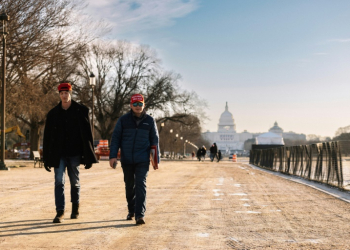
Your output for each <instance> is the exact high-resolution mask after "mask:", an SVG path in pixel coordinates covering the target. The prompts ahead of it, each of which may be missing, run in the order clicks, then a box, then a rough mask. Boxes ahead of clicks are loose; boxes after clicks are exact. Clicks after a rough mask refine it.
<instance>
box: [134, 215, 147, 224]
mask: <svg viewBox="0 0 350 250" xmlns="http://www.w3.org/2000/svg"><path fill="white" fill-rule="evenodd" d="M142 224H145V220H144V218H143V217H140V218H137V219H136V225H142Z"/></svg>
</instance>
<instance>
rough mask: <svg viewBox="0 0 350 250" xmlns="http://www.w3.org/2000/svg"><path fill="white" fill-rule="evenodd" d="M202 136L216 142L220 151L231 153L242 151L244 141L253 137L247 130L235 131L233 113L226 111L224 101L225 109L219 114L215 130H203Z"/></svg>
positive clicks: (226, 107)
mask: <svg viewBox="0 0 350 250" xmlns="http://www.w3.org/2000/svg"><path fill="white" fill-rule="evenodd" d="M203 137H204V138H205V139H206V140H208V141H210V142H211V143H214V142H215V143H216V145H217V146H218V150H221V152H222V153H226V154H229V153H232V152H233V151H242V150H243V149H244V142H245V141H246V140H248V139H251V138H253V134H252V133H249V132H247V131H244V132H243V133H237V131H236V124H235V121H234V119H233V115H232V113H231V112H230V111H228V105H227V102H226V106H225V111H224V112H223V113H222V114H221V116H220V119H219V124H218V131H217V132H209V131H208V132H205V133H203Z"/></svg>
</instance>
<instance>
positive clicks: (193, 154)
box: [192, 151, 195, 160]
mask: <svg viewBox="0 0 350 250" xmlns="http://www.w3.org/2000/svg"><path fill="white" fill-rule="evenodd" d="M194 156H195V153H194V151H192V160H193V159H194Z"/></svg>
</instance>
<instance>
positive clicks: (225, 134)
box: [202, 102, 306, 154]
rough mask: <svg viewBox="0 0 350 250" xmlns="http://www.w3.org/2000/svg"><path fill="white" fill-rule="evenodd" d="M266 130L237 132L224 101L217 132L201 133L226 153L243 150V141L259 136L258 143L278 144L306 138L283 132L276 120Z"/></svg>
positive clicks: (301, 135) (302, 135)
mask: <svg viewBox="0 0 350 250" xmlns="http://www.w3.org/2000/svg"><path fill="white" fill-rule="evenodd" d="M268 132H269V133H250V132H248V131H247V130H244V132H242V133H237V131H236V124H235V120H234V119H233V115H232V113H231V112H229V111H228V105H227V102H226V106H225V111H224V112H223V113H222V114H221V116H220V119H219V124H218V130H217V132H210V131H207V132H204V133H202V135H203V137H204V138H205V139H206V140H208V141H209V142H211V143H214V142H215V143H216V145H217V146H218V149H219V150H221V152H223V153H226V154H229V153H233V152H238V151H243V149H244V142H245V141H246V140H248V139H252V138H256V137H259V136H260V141H261V143H259V144H262V143H263V142H264V141H266V142H267V141H271V143H272V142H275V143H278V144H279V145H283V144H284V141H283V139H289V140H306V136H305V135H304V134H297V133H294V132H284V131H283V129H282V128H281V127H279V126H278V123H277V122H275V123H274V126H273V127H272V128H270V129H269V131H268ZM272 135H273V136H272ZM257 140H258V139H257ZM271 143H270V144H271Z"/></svg>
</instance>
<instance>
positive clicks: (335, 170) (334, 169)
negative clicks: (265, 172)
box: [249, 141, 350, 188]
mask: <svg viewBox="0 0 350 250" xmlns="http://www.w3.org/2000/svg"><path fill="white" fill-rule="evenodd" d="M249 162H250V164H253V165H255V166H258V167H261V168H266V169H270V170H273V171H278V172H281V173H284V174H289V175H295V176H300V177H303V178H305V179H308V180H312V181H317V182H321V183H326V184H328V185H331V186H336V187H338V188H343V187H344V172H343V167H344V165H345V167H346V171H348V172H349V173H350V141H329V142H322V143H315V144H309V145H300V146H290V147H286V146H282V147H275V148H267V149H252V150H251V152H250V159H249ZM348 165H349V166H348Z"/></svg>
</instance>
